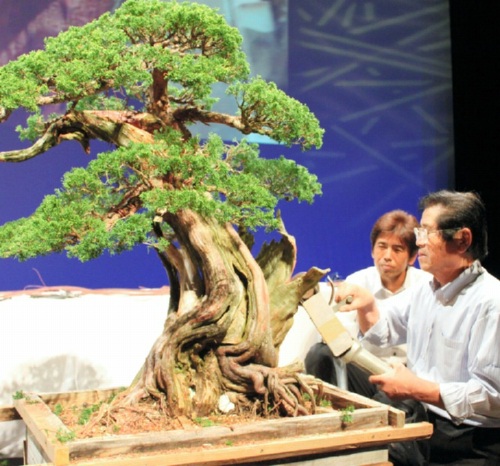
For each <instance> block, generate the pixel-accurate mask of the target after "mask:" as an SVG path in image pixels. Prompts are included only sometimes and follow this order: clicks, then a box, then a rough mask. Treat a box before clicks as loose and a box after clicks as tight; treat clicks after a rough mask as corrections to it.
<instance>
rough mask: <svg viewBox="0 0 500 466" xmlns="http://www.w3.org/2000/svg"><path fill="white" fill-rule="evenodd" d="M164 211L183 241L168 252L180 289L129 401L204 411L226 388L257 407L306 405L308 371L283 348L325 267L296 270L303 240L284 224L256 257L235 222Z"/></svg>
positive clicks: (174, 410) (179, 411)
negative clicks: (282, 360)
mask: <svg viewBox="0 0 500 466" xmlns="http://www.w3.org/2000/svg"><path fill="white" fill-rule="evenodd" d="M165 220H166V221H167V222H168V223H169V224H170V226H171V227H172V228H173V230H174V231H175V234H176V237H177V240H178V244H176V245H175V248H174V246H173V245H172V246H171V247H170V249H169V251H168V261H169V263H170V264H171V265H172V266H173V268H174V269H175V270H176V271H177V276H176V280H173V283H172V286H173V288H177V290H174V291H173V293H172V296H173V298H172V299H173V303H171V311H170V313H169V315H168V318H167V320H166V323H165V327H164V329H163V332H162V334H161V335H160V337H159V338H158V339H157V341H156V342H155V344H154V346H153V348H152V349H151V352H150V354H149V356H148V358H147V360H146V362H145V365H144V367H143V368H142V370H141V373H140V374H139V376H138V378H137V379H136V381H135V383H134V384H133V385H132V386H131V387H130V389H129V391H128V393H127V400H128V402H133V401H135V400H137V398H140V397H142V396H146V395H150V396H153V397H154V398H156V399H158V400H160V401H161V403H162V406H163V408H164V409H165V410H166V411H167V412H168V413H169V414H171V415H188V416H193V415H197V416H199V415H206V414H208V413H212V412H214V411H216V409H217V406H218V402H219V398H220V396H221V395H222V394H227V395H228V396H229V398H230V399H231V401H233V402H234V403H235V404H236V405H240V406H241V404H246V405H249V404H255V405H256V406H257V410H258V407H259V406H260V407H261V409H262V410H264V409H265V407H266V405H267V403H269V404H272V405H274V406H279V407H281V408H282V409H283V410H284V411H286V412H289V413H292V414H297V413H299V412H305V411H304V408H303V406H302V403H301V394H300V391H301V390H302V389H301V388H300V387H301V385H302V384H301V383H300V382H299V378H300V373H299V372H298V371H297V368H296V367H295V368H277V363H278V350H279V345H280V344H281V342H282V341H283V338H284V336H285V335H286V332H287V331H288V329H289V327H290V326H291V323H292V320H291V319H292V317H293V314H294V313H295V312H296V310H297V306H298V303H299V301H300V298H301V297H302V295H303V294H304V292H305V291H306V290H307V289H310V288H311V287H313V286H314V285H315V284H316V283H317V281H318V280H319V279H320V278H321V277H322V276H323V274H324V271H320V270H318V269H312V270H311V271H310V272H308V273H307V274H305V275H301V276H300V277H297V278H295V279H292V277H291V273H292V272H293V267H294V265H295V246H294V243H293V240H292V239H291V238H290V237H288V235H286V234H285V233H284V232H283V238H282V241H281V242H272V243H271V244H269V245H266V247H265V248H263V250H262V252H261V254H260V255H259V256H258V257H257V259H255V258H254V257H253V256H252V254H251V252H250V250H249V248H248V247H247V245H246V244H245V243H244V241H243V240H242V238H241V237H240V236H239V234H238V233H237V232H236V230H235V229H234V228H233V227H232V226H231V225H220V224H219V223H217V222H216V221H214V220H212V219H206V218H203V217H201V216H200V215H198V214H196V213H194V212H192V211H182V212H179V213H177V214H175V215H172V214H167V216H166V219H165ZM270 287H272V288H271V289H270ZM176 297H177V298H178V299H177V298H176ZM297 387H299V388H297Z"/></svg>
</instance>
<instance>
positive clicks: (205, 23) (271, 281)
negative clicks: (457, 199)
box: [0, 0, 324, 416]
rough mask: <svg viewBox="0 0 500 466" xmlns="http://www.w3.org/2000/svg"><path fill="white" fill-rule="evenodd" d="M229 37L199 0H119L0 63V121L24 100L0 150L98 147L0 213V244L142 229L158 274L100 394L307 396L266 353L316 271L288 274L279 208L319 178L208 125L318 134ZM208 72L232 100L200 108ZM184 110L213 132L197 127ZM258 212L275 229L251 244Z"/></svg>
mask: <svg viewBox="0 0 500 466" xmlns="http://www.w3.org/2000/svg"><path fill="white" fill-rule="evenodd" d="M241 44H242V38H241V35H240V34H239V32H238V31H237V30H236V29H235V28H232V27H230V26H229V25H228V24H227V23H226V22H225V20H224V18H223V17H222V16H220V15H219V14H218V13H217V12H216V11H214V10H212V9H210V8H208V7H206V6H204V5H200V4H190V3H178V2H175V1H170V2H163V1H160V0H128V1H126V2H125V3H124V4H123V5H122V6H121V7H120V8H119V9H117V10H116V11H115V12H114V13H113V14H110V13H107V14H104V15H102V16H101V17H100V18H98V19H97V20H95V21H93V22H91V23H89V24H87V25H85V26H83V27H72V28H70V29H68V30H67V31H65V32H62V33H61V34H59V35H58V36H57V37H54V38H48V39H46V42H45V48H44V50H40V51H33V52H31V53H28V54H26V55H23V56H20V57H19V58H18V59H17V60H15V61H12V62H10V63H8V64H6V65H5V66H3V67H1V68H0V122H4V121H6V120H7V119H8V118H9V117H10V115H11V114H12V113H13V112H15V111H17V110H19V109H23V110H24V111H26V112H27V113H28V119H27V123H26V126H25V127H22V128H18V131H19V134H20V137H21V138H22V139H29V140H31V141H32V145H31V146H30V147H28V148H25V149H20V150H12V151H4V152H0V161H3V162H23V161H25V160H28V159H30V158H33V157H36V156H38V155H40V154H43V153H45V152H47V151H50V149H51V148H52V147H55V146H56V145H59V144H62V143H64V142H65V141H78V142H79V143H80V144H81V146H82V147H83V150H85V151H86V152H87V153H90V141H91V140H93V139H99V140H101V141H104V142H106V143H109V145H110V147H111V148H112V149H110V150H109V151H107V152H103V153H100V154H98V155H97V156H95V157H93V158H92V160H91V161H90V163H89V164H88V166H87V167H85V168H74V169H73V170H71V171H70V172H68V173H67V174H66V175H65V176H64V179H63V181H62V186H61V188H60V189H59V190H57V191H56V192H55V193H53V194H50V195H47V196H46V197H45V199H44V200H43V202H42V203H41V205H40V206H39V207H38V209H37V210H36V211H35V212H34V213H33V214H32V215H31V216H30V217H28V218H22V219H19V220H16V221H13V222H10V223H7V224H5V225H3V226H2V227H1V228H0V256H1V257H16V258H18V259H20V260H26V259H29V258H31V257H36V256H39V255H44V254H50V253H53V252H62V251H65V252H66V253H67V254H68V256H70V257H77V258H79V259H80V260H83V261H86V260H90V259H93V258H96V257H99V256H100V255H101V254H103V253H104V252H106V251H107V252H110V253H112V254H117V253H120V252H122V251H125V250H129V249H131V248H133V247H134V246H135V245H137V244H147V245H150V246H151V247H152V248H154V250H155V251H156V252H157V254H158V257H159V259H160V260H161V262H162V264H163V265H164V267H165V270H166V273H167V274H168V278H169V283H170V286H171V299H170V309H169V313H168V317H167V321H166V324H165V327H164V329H163V333H162V335H161V336H160V338H159V339H158V340H157V341H156V342H155V343H154V345H153V348H152V350H151V353H150V355H149V357H148V359H147V360H146V362H145V364H144V367H143V368H142V369H141V371H140V372H139V374H138V376H137V378H136V380H134V381H133V383H132V384H131V386H130V387H129V389H128V390H127V391H126V392H124V393H123V394H121V395H120V396H119V397H117V399H116V400H115V401H114V402H113V403H112V406H117V405H121V406H123V405H124V404H125V405H126V404H136V403H137V402H138V401H139V400H140V399H144V398H147V397H150V398H152V399H154V400H156V401H157V402H158V406H160V407H161V408H162V409H163V410H164V411H165V412H167V413H169V414H171V415H177V414H184V415H185V414H188V415H192V416H195V415H196V416H203V415H205V414H207V413H210V412H214V410H216V409H217V408H216V407H217V401H218V399H219V397H220V396H221V394H223V393H227V394H229V395H230V397H231V398H232V400H234V403H235V404H236V406H237V407H244V406H253V405H255V404H256V403H257V404H260V405H262V406H263V408H262V412H265V411H266V409H267V408H268V407H267V406H265V405H267V404H268V403H271V404H273V405H275V406H280V407H281V409H282V410H283V411H284V412H286V413H288V414H290V413H292V414H297V413H301V412H305V409H304V407H303V406H302V403H301V396H300V392H301V391H303V390H304V383H303V382H302V381H301V380H300V377H301V376H300V374H299V371H297V369H296V368H288V369H283V368H281V369H278V368H276V365H277V360H278V357H277V354H278V353H277V352H278V349H279V346H280V344H281V342H282V341H283V338H284V336H285V335H286V332H287V331H288V329H289V327H290V326H291V318H292V317H293V314H294V313H295V311H296V309H297V304H298V302H299V300H300V298H301V296H302V295H303V293H304V292H305V291H307V290H308V289H310V288H312V287H313V286H314V285H315V284H316V283H317V281H318V280H319V279H320V278H321V277H322V276H323V274H324V271H321V270H318V269H315V268H313V269H311V270H310V271H309V272H307V273H306V274H302V275H300V276H293V275H292V274H293V268H294V265H295V257H296V248H295V243H294V240H293V238H292V237H290V236H289V235H288V234H287V233H286V231H285V230H284V227H283V225H282V223H281V220H280V218H279V215H278V214H277V210H276V208H277V205H278V203H279V202H280V201H281V200H287V201H290V200H294V199H295V200H298V201H306V202H312V200H313V198H314V196H316V195H317V194H320V193H321V187H320V185H319V183H318V181H317V178H316V176H314V175H312V174H310V173H308V171H307V170H306V169H305V168H304V167H302V166H300V165H298V164H296V163H295V162H294V161H292V160H287V159H286V158H285V157H283V156H280V157H279V158H274V159H263V158H261V157H259V148H258V146H257V145H255V144H250V143H249V142H247V141H246V140H245V139H243V140H242V141H240V142H233V143H230V144H228V143H225V142H224V141H223V140H222V139H221V138H220V137H219V136H217V135H216V128H217V126H215V125H226V126H228V127H231V128H235V129H237V130H239V131H240V132H241V133H242V134H243V135H248V134H251V133H256V134H260V135H265V136H269V137H270V138H272V139H274V140H275V141H277V142H279V143H281V144H282V146H281V147H283V149H285V148H286V147H287V146H291V145H293V144H298V145H300V146H301V147H302V148H303V149H304V150H308V149H310V148H312V147H313V146H316V147H319V146H320V145H321V143H322V136H323V130H322V129H321V128H320V126H319V124H318V121H317V119H316V118H315V117H314V115H313V114H312V113H311V112H310V111H309V109H308V108H307V107H306V106H305V105H303V104H301V103H300V102H298V101H297V100H295V99H293V98H291V97H289V96H287V95H286V94H285V93H284V92H283V91H281V90H279V89H278V88H277V87H276V85H275V84H274V83H272V82H266V81H264V80H263V79H262V78H260V77H254V78H250V77H249V76H250V75H249V67H248V63H247V60H246V57H245V55H244V53H243V52H242V49H241ZM216 83H225V84H226V85H227V93H228V94H229V95H230V96H232V97H233V98H234V99H235V102H236V105H237V109H238V111H237V112H236V114H234V115H230V114H226V113H221V112H218V111H216V110H215V108H216V106H215V104H216V101H217V99H216V98H215V97H214V96H213V91H212V89H213V85H214V84H216ZM54 109H55V110H54ZM54 111H55V112H56V113H54ZM49 112H52V113H49ZM195 123H202V124H205V125H213V127H214V132H213V134H211V136H210V137H208V138H207V139H206V140H202V139H201V138H200V137H199V136H197V135H196V134H195V132H194V126H193V125H194V124H195ZM68 156H70V153H68ZM49 160H50V159H47V163H49ZM258 227H265V228H266V229H269V230H273V229H274V230H276V229H278V230H279V231H280V232H281V234H282V239H281V241H279V242H276V241H272V242H271V243H269V244H265V245H264V246H263V248H262V249H261V251H260V252H259V254H258V255H257V256H256V257H254V256H253V255H252V254H251V246H252V238H251V235H250V232H251V231H252V230H254V229H256V228H258Z"/></svg>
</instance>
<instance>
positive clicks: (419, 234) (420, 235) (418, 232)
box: [413, 227, 461, 243]
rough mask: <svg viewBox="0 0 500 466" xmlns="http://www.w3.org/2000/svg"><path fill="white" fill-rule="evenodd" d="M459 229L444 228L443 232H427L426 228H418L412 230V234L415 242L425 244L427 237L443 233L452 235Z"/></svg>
mask: <svg viewBox="0 0 500 466" xmlns="http://www.w3.org/2000/svg"><path fill="white" fill-rule="evenodd" d="M460 229H461V227H458V228H446V229H444V230H428V229H427V228H423V227H420V228H414V229H413V232H414V233H415V238H416V239H417V241H419V242H421V243H427V241H428V240H429V235H433V234H435V233H440V232H443V231H445V232H449V233H454V232H455V231H458V230H460Z"/></svg>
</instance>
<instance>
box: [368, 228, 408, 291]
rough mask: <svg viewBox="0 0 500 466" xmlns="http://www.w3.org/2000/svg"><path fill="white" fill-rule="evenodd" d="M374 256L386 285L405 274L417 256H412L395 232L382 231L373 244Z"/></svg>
mask: <svg viewBox="0 0 500 466" xmlns="http://www.w3.org/2000/svg"><path fill="white" fill-rule="evenodd" d="M372 257H373V262H374V264H375V267H376V268H377V270H378V273H379V274H380V278H381V279H382V283H383V284H384V285H385V284H386V282H387V281H394V280H395V279H397V278H398V277H400V276H401V275H402V274H405V273H406V269H407V268H408V265H412V264H413V262H415V257H410V252H409V251H408V248H407V247H406V245H405V244H404V243H403V242H402V241H401V238H400V237H399V236H398V235H396V234H394V233H380V235H379V236H378V238H377V240H376V241H375V244H374V245H373V249H372ZM403 277H404V275H403ZM403 280H404V278H403Z"/></svg>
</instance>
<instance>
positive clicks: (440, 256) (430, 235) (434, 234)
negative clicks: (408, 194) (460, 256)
mask: <svg viewBox="0 0 500 466" xmlns="http://www.w3.org/2000/svg"><path fill="white" fill-rule="evenodd" d="M443 212H444V208H443V207H442V206H440V205H435V206H432V207H429V208H427V209H425V210H424V211H423V212H422V219H421V221H420V225H421V227H422V228H425V229H426V230H427V240H424V239H421V238H417V246H418V248H419V250H418V262H419V264H420V268H421V269H422V270H426V271H427V272H430V273H432V274H433V275H434V276H435V277H436V278H438V276H440V275H441V273H442V272H443V271H447V270H449V269H450V268H451V269H453V268H454V267H455V264H454V255H453V254H452V251H451V250H450V248H452V246H453V245H450V244H449V243H447V242H446V241H445V240H444V239H443V237H442V235H441V232H440V231H439V227H438V219H439V216H440V215H441V214H442V213H443ZM438 280H439V278H438Z"/></svg>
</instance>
